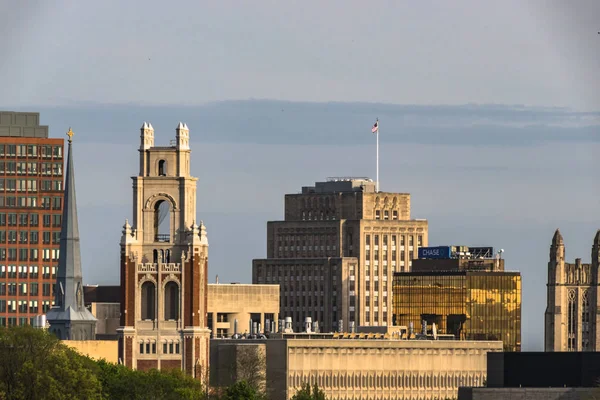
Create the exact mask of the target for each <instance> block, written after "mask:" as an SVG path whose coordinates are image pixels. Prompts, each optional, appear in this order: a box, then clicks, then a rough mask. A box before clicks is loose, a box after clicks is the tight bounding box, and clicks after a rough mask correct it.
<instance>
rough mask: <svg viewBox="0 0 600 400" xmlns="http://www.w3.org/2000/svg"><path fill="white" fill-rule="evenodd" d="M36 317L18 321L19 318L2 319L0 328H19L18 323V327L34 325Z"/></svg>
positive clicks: (23, 318) (22, 318) (0, 319)
mask: <svg viewBox="0 0 600 400" xmlns="http://www.w3.org/2000/svg"><path fill="white" fill-rule="evenodd" d="M34 318H35V317H31V318H27V317H19V319H18V320H17V317H8V318H7V317H0V327H5V326H17V321H18V326H23V325H33V320H34Z"/></svg>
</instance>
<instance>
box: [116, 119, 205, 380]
mask: <svg viewBox="0 0 600 400" xmlns="http://www.w3.org/2000/svg"><path fill="white" fill-rule="evenodd" d="M139 152H140V170H139V175H138V176H135V177H133V178H132V179H133V221H132V224H131V225H130V224H129V222H128V221H126V222H125V225H124V226H123V235H122V237H121V290H122V294H121V327H120V328H119V329H118V334H119V358H120V359H121V361H122V362H123V363H124V364H125V365H126V366H128V367H130V368H134V369H141V370H146V369H150V368H158V369H168V368H181V369H183V370H184V371H186V372H187V373H188V374H190V375H192V376H194V377H196V378H198V379H202V378H203V377H205V376H206V374H207V372H208V350H209V347H208V342H209V337H210V331H209V330H208V328H207V272H208V271H207V268H208V240H207V237H206V229H205V227H204V225H203V224H202V222H200V225H198V224H196V185H197V180H198V179H197V178H194V177H192V176H191V175H190V156H191V150H190V146H189V129H188V127H187V125H185V124H182V123H180V124H179V125H178V127H177V129H176V139H175V142H174V143H172V145H170V146H155V145H154V129H153V128H152V125H151V124H147V123H144V125H143V126H142V128H141V144H140V149H139Z"/></svg>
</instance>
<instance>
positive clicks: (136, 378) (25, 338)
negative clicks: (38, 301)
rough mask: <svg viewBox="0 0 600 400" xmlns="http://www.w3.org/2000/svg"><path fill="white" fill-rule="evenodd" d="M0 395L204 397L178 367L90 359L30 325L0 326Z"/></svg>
mask: <svg viewBox="0 0 600 400" xmlns="http://www.w3.org/2000/svg"><path fill="white" fill-rule="evenodd" d="M0 360H1V362H0V399H2V400H4V399H6V400H45V399H48V400H63V399H65V400H66V399H68V400H75V399H91V400H103V399H110V400H120V399H123V400H138V399H139V400H142V399H144V400H145V399H149V400H153V399H165V400H171V399H173V400H176V399H177V400H179V399H183V400H202V399H204V392H203V390H202V386H201V384H200V382H198V381H197V380H195V379H193V378H191V377H189V376H187V375H185V374H184V373H183V372H181V371H180V370H168V371H157V370H151V371H148V372H143V371H135V370H131V369H129V368H127V367H125V366H122V365H115V364H111V363H108V362H106V361H103V360H102V361H94V360H92V359H90V358H88V357H86V356H83V355H81V354H79V353H77V352H75V351H74V350H71V349H70V348H68V347H67V346H65V345H63V344H61V343H60V342H59V340H58V339H56V337H55V336H54V335H52V334H50V333H48V332H46V331H44V330H41V329H34V328H32V327H30V326H23V327H11V328H0Z"/></svg>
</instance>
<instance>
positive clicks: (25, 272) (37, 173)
mask: <svg viewBox="0 0 600 400" xmlns="http://www.w3.org/2000/svg"><path fill="white" fill-rule="evenodd" d="M39 119H40V115H39V113H29V112H5V111H2V112H0V326H11V325H24V324H28V323H32V322H33V318H34V317H35V316H36V315H38V314H44V313H46V312H47V311H48V310H49V309H50V307H51V306H52V304H53V300H54V296H53V287H54V284H55V282H56V268H57V264H58V255H59V245H60V230H61V219H62V207H63V146H64V140H63V139H52V138H48V126H43V125H40V124H39Z"/></svg>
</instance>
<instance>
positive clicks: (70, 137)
mask: <svg viewBox="0 0 600 400" xmlns="http://www.w3.org/2000/svg"><path fill="white" fill-rule="evenodd" d="M74 134H75V133H74V132H73V131H72V130H71V127H69V132H67V136H68V137H69V143H71V142H72V141H73V135H74Z"/></svg>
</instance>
